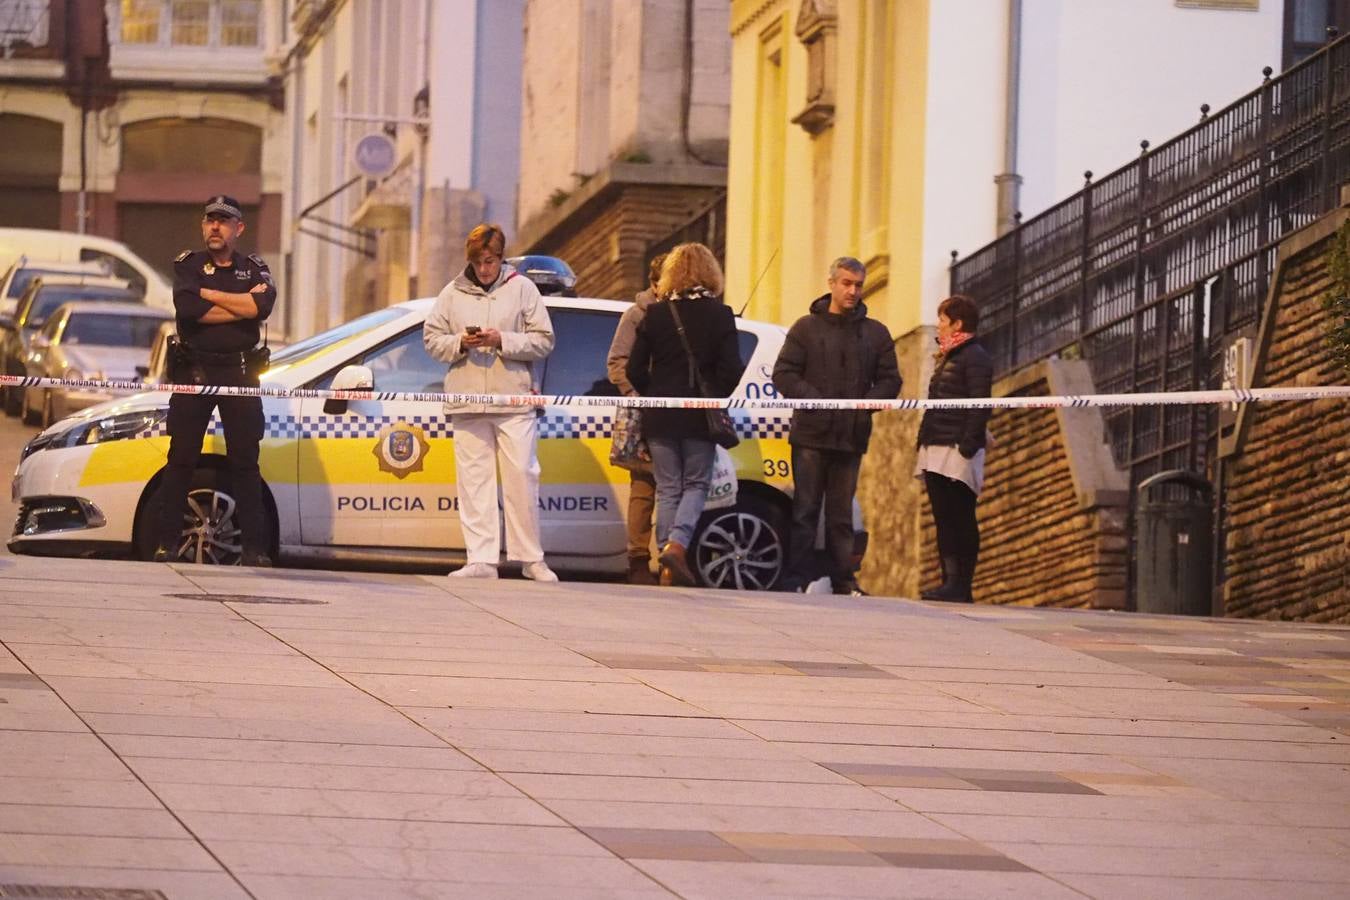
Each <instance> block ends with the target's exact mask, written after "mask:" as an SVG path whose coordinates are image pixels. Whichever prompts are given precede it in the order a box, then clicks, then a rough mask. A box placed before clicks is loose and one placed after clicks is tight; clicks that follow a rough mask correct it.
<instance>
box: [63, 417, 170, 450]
mask: <svg viewBox="0 0 1350 900" xmlns="http://www.w3.org/2000/svg"><path fill="white" fill-rule="evenodd" d="M168 416H169V411H168V410H167V409H152V410H147V411H144V412H127V413H117V414H116V415H111V416H103V417H100V418H96V419H88V420H85V421H83V422H80V423H79V424H78V425H76V426H75V427H73V428H71V429H69V430H68V431H65V432H63V433H62V434H61V435H59V436H58V437H57V438H56V439H55V440H53V441H52V443H51V444H50V445H49V446H54V447H79V446H83V445H85V444H102V443H105V442H107V441H120V440H124V439H126V438H133V437H137V436H138V435H141V434H144V433H145V432H146V431H149V430H150V429H152V428H154V427H155V426H156V425H158V424H159V423H160V422H163V421H164V420H165V419H166V418H168Z"/></svg>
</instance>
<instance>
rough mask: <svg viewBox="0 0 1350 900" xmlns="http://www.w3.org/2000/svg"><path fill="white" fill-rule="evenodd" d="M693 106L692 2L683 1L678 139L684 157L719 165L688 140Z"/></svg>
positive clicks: (701, 163) (706, 164)
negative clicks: (681, 72) (701, 153)
mask: <svg viewBox="0 0 1350 900" xmlns="http://www.w3.org/2000/svg"><path fill="white" fill-rule="evenodd" d="M693 105H694V0H684V82H683V84H682V85H681V86H680V139H681V141H682V142H683V143H684V154H685V156H687V157H689V158H690V159H692V160H693V161H694V162H696V163H698V164H700V165H704V166H716V165H719V163H717V162H715V161H713V160H710V159H706V158H705V157H702V156H699V154H698V152H697V151H695V150H694V145H693V143H692V142H691V141H690V139H689V117H690V112H691V107H692V106H693Z"/></svg>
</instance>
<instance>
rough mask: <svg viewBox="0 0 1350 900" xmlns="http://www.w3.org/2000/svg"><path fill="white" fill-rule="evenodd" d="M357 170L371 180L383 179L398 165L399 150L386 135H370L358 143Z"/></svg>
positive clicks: (355, 156) (353, 155) (355, 155)
mask: <svg viewBox="0 0 1350 900" xmlns="http://www.w3.org/2000/svg"><path fill="white" fill-rule="evenodd" d="M352 157H353V159H355V160H356V168H358V169H360V170H361V172H362V173H363V174H365V175H368V176H370V177H371V178H383V177H384V176H386V175H388V174H389V173H390V172H392V171H394V167H395V166H396V165H398V148H397V147H395V146H394V141H393V139H392V138H390V137H389V136H388V135H386V134H368V135H366V136H365V137H363V138H361V140H359V141H357V142H356V152H355V153H353V154H352Z"/></svg>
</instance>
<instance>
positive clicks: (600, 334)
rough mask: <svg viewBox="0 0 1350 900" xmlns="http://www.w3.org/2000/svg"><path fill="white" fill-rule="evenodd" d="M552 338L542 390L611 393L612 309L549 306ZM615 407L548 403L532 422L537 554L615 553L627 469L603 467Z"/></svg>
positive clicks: (621, 533) (615, 319)
mask: <svg viewBox="0 0 1350 900" xmlns="http://www.w3.org/2000/svg"><path fill="white" fill-rule="evenodd" d="M548 314H549V318H550V319H552V321H553V331H554V333H555V334H556V335H557V342H556V344H555V345H554V350H553V353H551V354H550V355H549V357H548V360H547V361H546V363H545V366H544V378H543V386H542V391H543V393H544V394H549V395H553V394H564V395H586V396H617V395H618V389H617V388H615V387H614V385H612V384H610V382H609V378H608V376H607V375H606V370H605V357H606V356H607V355H608V353H609V345H610V342H611V341H612V340H613V338H614V329H615V328H616V327H617V326H618V324H619V314H618V313H615V312H608V311H601V310H582V309H571V308H567V307H563V306H555V305H552V304H550V306H549V311H548ZM615 409H616V407H612V406H604V407H594V406H592V407H581V406H550V407H547V408H546V410H545V414H544V416H543V418H542V419H541V420H540V422H539V438H540V440H539V463H540V467H541V470H542V471H541V474H540V485H539V525H540V531H541V537H542V538H543V544H544V551H545V552H546V553H548V554H554V555H561V556H584V557H604V556H613V555H615V554H622V553H623V552H624V551H625V548H626V545H627V533H626V531H625V529H624V515H625V514H626V512H627V508H628V473H627V472H626V471H624V470H623V469H619V468H616V467H614V466H611V465H610V464H609V447H610V427H611V424H612V423H613V421H614V412H615Z"/></svg>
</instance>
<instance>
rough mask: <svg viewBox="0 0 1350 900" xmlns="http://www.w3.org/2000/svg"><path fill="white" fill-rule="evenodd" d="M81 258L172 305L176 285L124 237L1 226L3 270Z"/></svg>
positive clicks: (150, 299) (151, 300)
mask: <svg viewBox="0 0 1350 900" xmlns="http://www.w3.org/2000/svg"><path fill="white" fill-rule="evenodd" d="M81 262H83V263H98V264H101V265H102V266H104V268H105V269H106V270H107V274H109V275H111V276H113V277H115V278H124V279H126V280H127V281H128V282H130V283H131V286H132V288H133V289H135V290H142V289H143V290H144V291H145V302H146V304H147V305H149V306H154V307H158V308H160V309H168V310H172V309H173V288H172V287H171V286H170V285H169V283H168V282H167V281H165V280H164V277H163V276H161V275H160V274H159V273H158V272H156V271H155V270H154V268H152V267H151V265H150V264H149V263H147V262H146V261H145V260H143V259H141V258H140V257H139V256H137V255H136V253H135V252H134V251H133V250H132V249H131V248H130V247H128V246H127V245H126V244H124V243H122V242H121V241H114V240H112V239H111V238H105V237H98V236H97V235H92V234H76V233H75V232H73V231H50V230H47V229H45V228H0V273H7V272H8V271H9V270H10V269H13V268H15V267H19V268H22V267H24V266H25V265H32V266H36V267H37V268H43V265H42V264H43V263H81ZM6 280H8V279H6Z"/></svg>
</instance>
